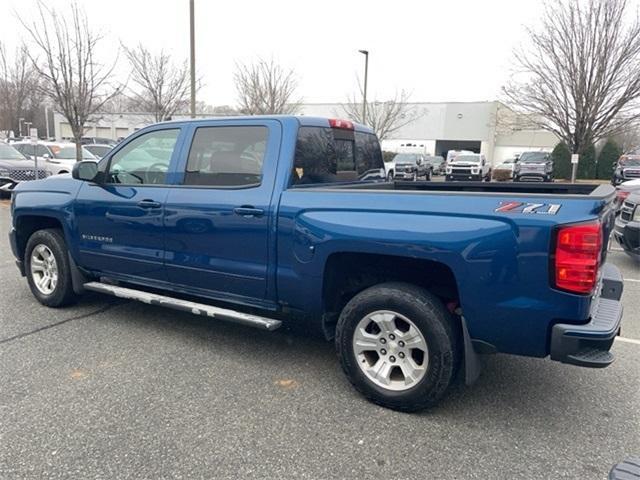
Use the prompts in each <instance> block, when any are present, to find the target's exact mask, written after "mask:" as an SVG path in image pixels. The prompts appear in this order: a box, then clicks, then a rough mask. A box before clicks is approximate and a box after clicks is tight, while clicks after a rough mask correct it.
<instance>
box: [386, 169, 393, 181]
mask: <svg viewBox="0 0 640 480" xmlns="http://www.w3.org/2000/svg"><path fill="white" fill-rule="evenodd" d="M387 182H393V172H392V171H391V172H389V173H387Z"/></svg>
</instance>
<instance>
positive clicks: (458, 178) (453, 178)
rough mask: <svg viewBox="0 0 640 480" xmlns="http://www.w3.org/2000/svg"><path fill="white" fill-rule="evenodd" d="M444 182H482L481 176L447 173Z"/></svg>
mask: <svg viewBox="0 0 640 480" xmlns="http://www.w3.org/2000/svg"><path fill="white" fill-rule="evenodd" d="M445 180H446V181H447V182H469V181H472V182H480V181H482V174H481V173H478V174H475V175H474V174H472V173H447V175H446V178H445Z"/></svg>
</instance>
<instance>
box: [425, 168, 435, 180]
mask: <svg viewBox="0 0 640 480" xmlns="http://www.w3.org/2000/svg"><path fill="white" fill-rule="evenodd" d="M432 177H433V170H431V169H429V170H427V173H426V174H425V175H424V179H425V180H426V181H427V182H430V181H431V178H432Z"/></svg>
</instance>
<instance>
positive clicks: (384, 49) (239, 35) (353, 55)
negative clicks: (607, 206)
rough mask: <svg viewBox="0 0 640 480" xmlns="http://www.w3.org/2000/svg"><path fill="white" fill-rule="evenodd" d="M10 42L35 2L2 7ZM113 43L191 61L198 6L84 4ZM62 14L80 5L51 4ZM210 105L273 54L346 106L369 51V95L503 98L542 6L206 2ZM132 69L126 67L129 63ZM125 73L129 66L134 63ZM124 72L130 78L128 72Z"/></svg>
mask: <svg viewBox="0 0 640 480" xmlns="http://www.w3.org/2000/svg"><path fill="white" fill-rule="evenodd" d="M2 3H3V4H4V5H7V6H8V8H4V9H3V13H2V14H1V15H0V32H2V33H1V34H0V35H1V36H0V39H2V41H3V42H5V43H6V44H7V46H8V47H10V48H12V47H13V46H14V45H15V44H16V43H17V39H18V38H20V37H21V36H24V32H23V31H22V28H21V26H20V24H19V22H18V21H17V20H16V17H15V16H14V15H13V14H12V13H11V12H12V11H16V12H17V13H18V14H19V15H20V16H21V17H22V18H23V19H24V20H25V21H28V19H29V18H34V16H35V15H34V13H35V7H34V5H35V3H33V2H30V1H29V0H26V1H25V0H20V1H18V0H2ZM78 3H79V4H80V5H81V6H83V7H84V9H85V10H86V12H87V15H88V17H89V22H90V23H91V25H92V26H94V27H95V28H96V29H99V30H100V31H101V32H103V33H104V34H105V40H104V41H103V43H102V47H103V48H102V53H103V57H104V59H105V60H107V59H109V58H111V55H112V54H113V53H114V52H115V51H116V50H117V48H118V46H119V42H120V41H122V42H123V43H125V44H126V45H135V44H137V43H139V42H142V43H144V44H145V45H146V46H147V47H148V48H150V49H152V50H160V49H165V50H167V51H169V52H171V53H172V54H173V55H174V57H175V58H176V60H184V59H187V58H188V54H189V1H188V0H163V1H160V0H156V1H152V0H84V1H83V0H78ZM47 4H48V5H51V6H54V7H55V8H61V9H66V8H68V5H69V1H68V0H67V1H64V0H47ZM195 4H196V62H197V67H196V68H197V73H198V76H200V77H201V78H202V79H203V82H204V88H203V89H202V90H201V92H200V95H199V100H203V101H205V102H207V103H210V104H212V105H224V104H231V105H233V104H235V101H236V95H235V90H234V85H233V70H234V65H235V62H250V61H251V60H253V59H255V58H257V57H259V56H262V57H266V58H269V57H271V56H273V57H274V58H275V59H276V60H277V61H278V62H279V63H281V64H282V65H283V66H286V67H288V68H292V69H294V70H295V71H296V72H297V74H298V77H299V88H298V93H299V95H300V97H301V98H302V99H303V100H304V101H305V102H339V101H343V100H344V99H345V98H346V97H347V95H349V94H350V93H351V92H353V91H355V90H356V88H357V83H356V75H358V74H360V75H361V74H362V71H363V66H364V57H363V55H361V54H359V53H358V50H359V49H367V50H369V51H370V63H369V97H370V98H372V99H377V100H384V99H385V98H388V97H390V96H393V94H394V92H396V91H399V90H401V89H405V90H407V91H409V92H411V100H412V101H470V100H493V99H495V98H497V97H498V95H499V91H500V86H501V85H502V84H503V83H504V82H505V80H506V79H507V78H508V75H509V65H510V59H511V56H512V55H511V54H512V50H513V48H514V46H516V45H517V44H518V43H519V42H522V41H523V40H524V39H525V38H526V34H525V32H524V28H523V25H525V24H531V23H532V22H535V21H536V20H537V18H538V17H539V15H540V12H541V10H542V4H541V1H540V0H486V1H477V0H469V1H460V0H436V1H434V0H429V1H419V0H414V1H404V0H393V1H385V2H377V1H373V0H370V1H355V0H341V1H333V0H320V1H308V0H307V1H302V0H298V1H279V0H271V1H264V0H263V1H254V0H252V1H249V0H235V1H214V0H196V2H195ZM120 60H121V62H122V63H123V64H124V63H125V58H124V57H123V56H122V55H121V56H120ZM123 66H124V65H123ZM121 71H122V72H125V69H122V70H121Z"/></svg>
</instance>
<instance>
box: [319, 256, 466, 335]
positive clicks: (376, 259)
mask: <svg viewBox="0 0 640 480" xmlns="http://www.w3.org/2000/svg"><path fill="white" fill-rule="evenodd" d="M389 281H396V282H405V283H410V284H413V285H416V286H418V287H421V288H424V289H426V290H428V291H430V292H431V293H433V294H434V295H436V296H437V297H439V298H440V299H441V300H442V301H443V303H444V304H445V305H450V306H454V305H456V304H457V303H459V299H460V296H459V288H458V282H457V280H456V277H455V274H454V272H453V270H452V269H451V268H450V267H449V266H448V265H446V264H444V263H442V262H439V261H436V260H431V259H424V258H411V257H403V256H396V255H386V254H378V253H359V252H335V253H332V254H331V255H329V256H328V257H327V260H326V262H325V266H324V272H323V278H322V305H323V312H324V323H325V325H324V327H323V328H324V331H325V334H329V333H330V331H332V329H333V324H334V323H335V321H336V320H337V317H338V315H339V314H340V311H341V310H342V308H343V307H344V306H345V305H346V303H347V302H348V301H349V300H350V299H351V298H352V297H353V296H354V295H356V294H358V293H360V292H361V291H362V290H365V289H366V288H369V287H371V286H373V285H376V284H379V283H383V282H389Z"/></svg>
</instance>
